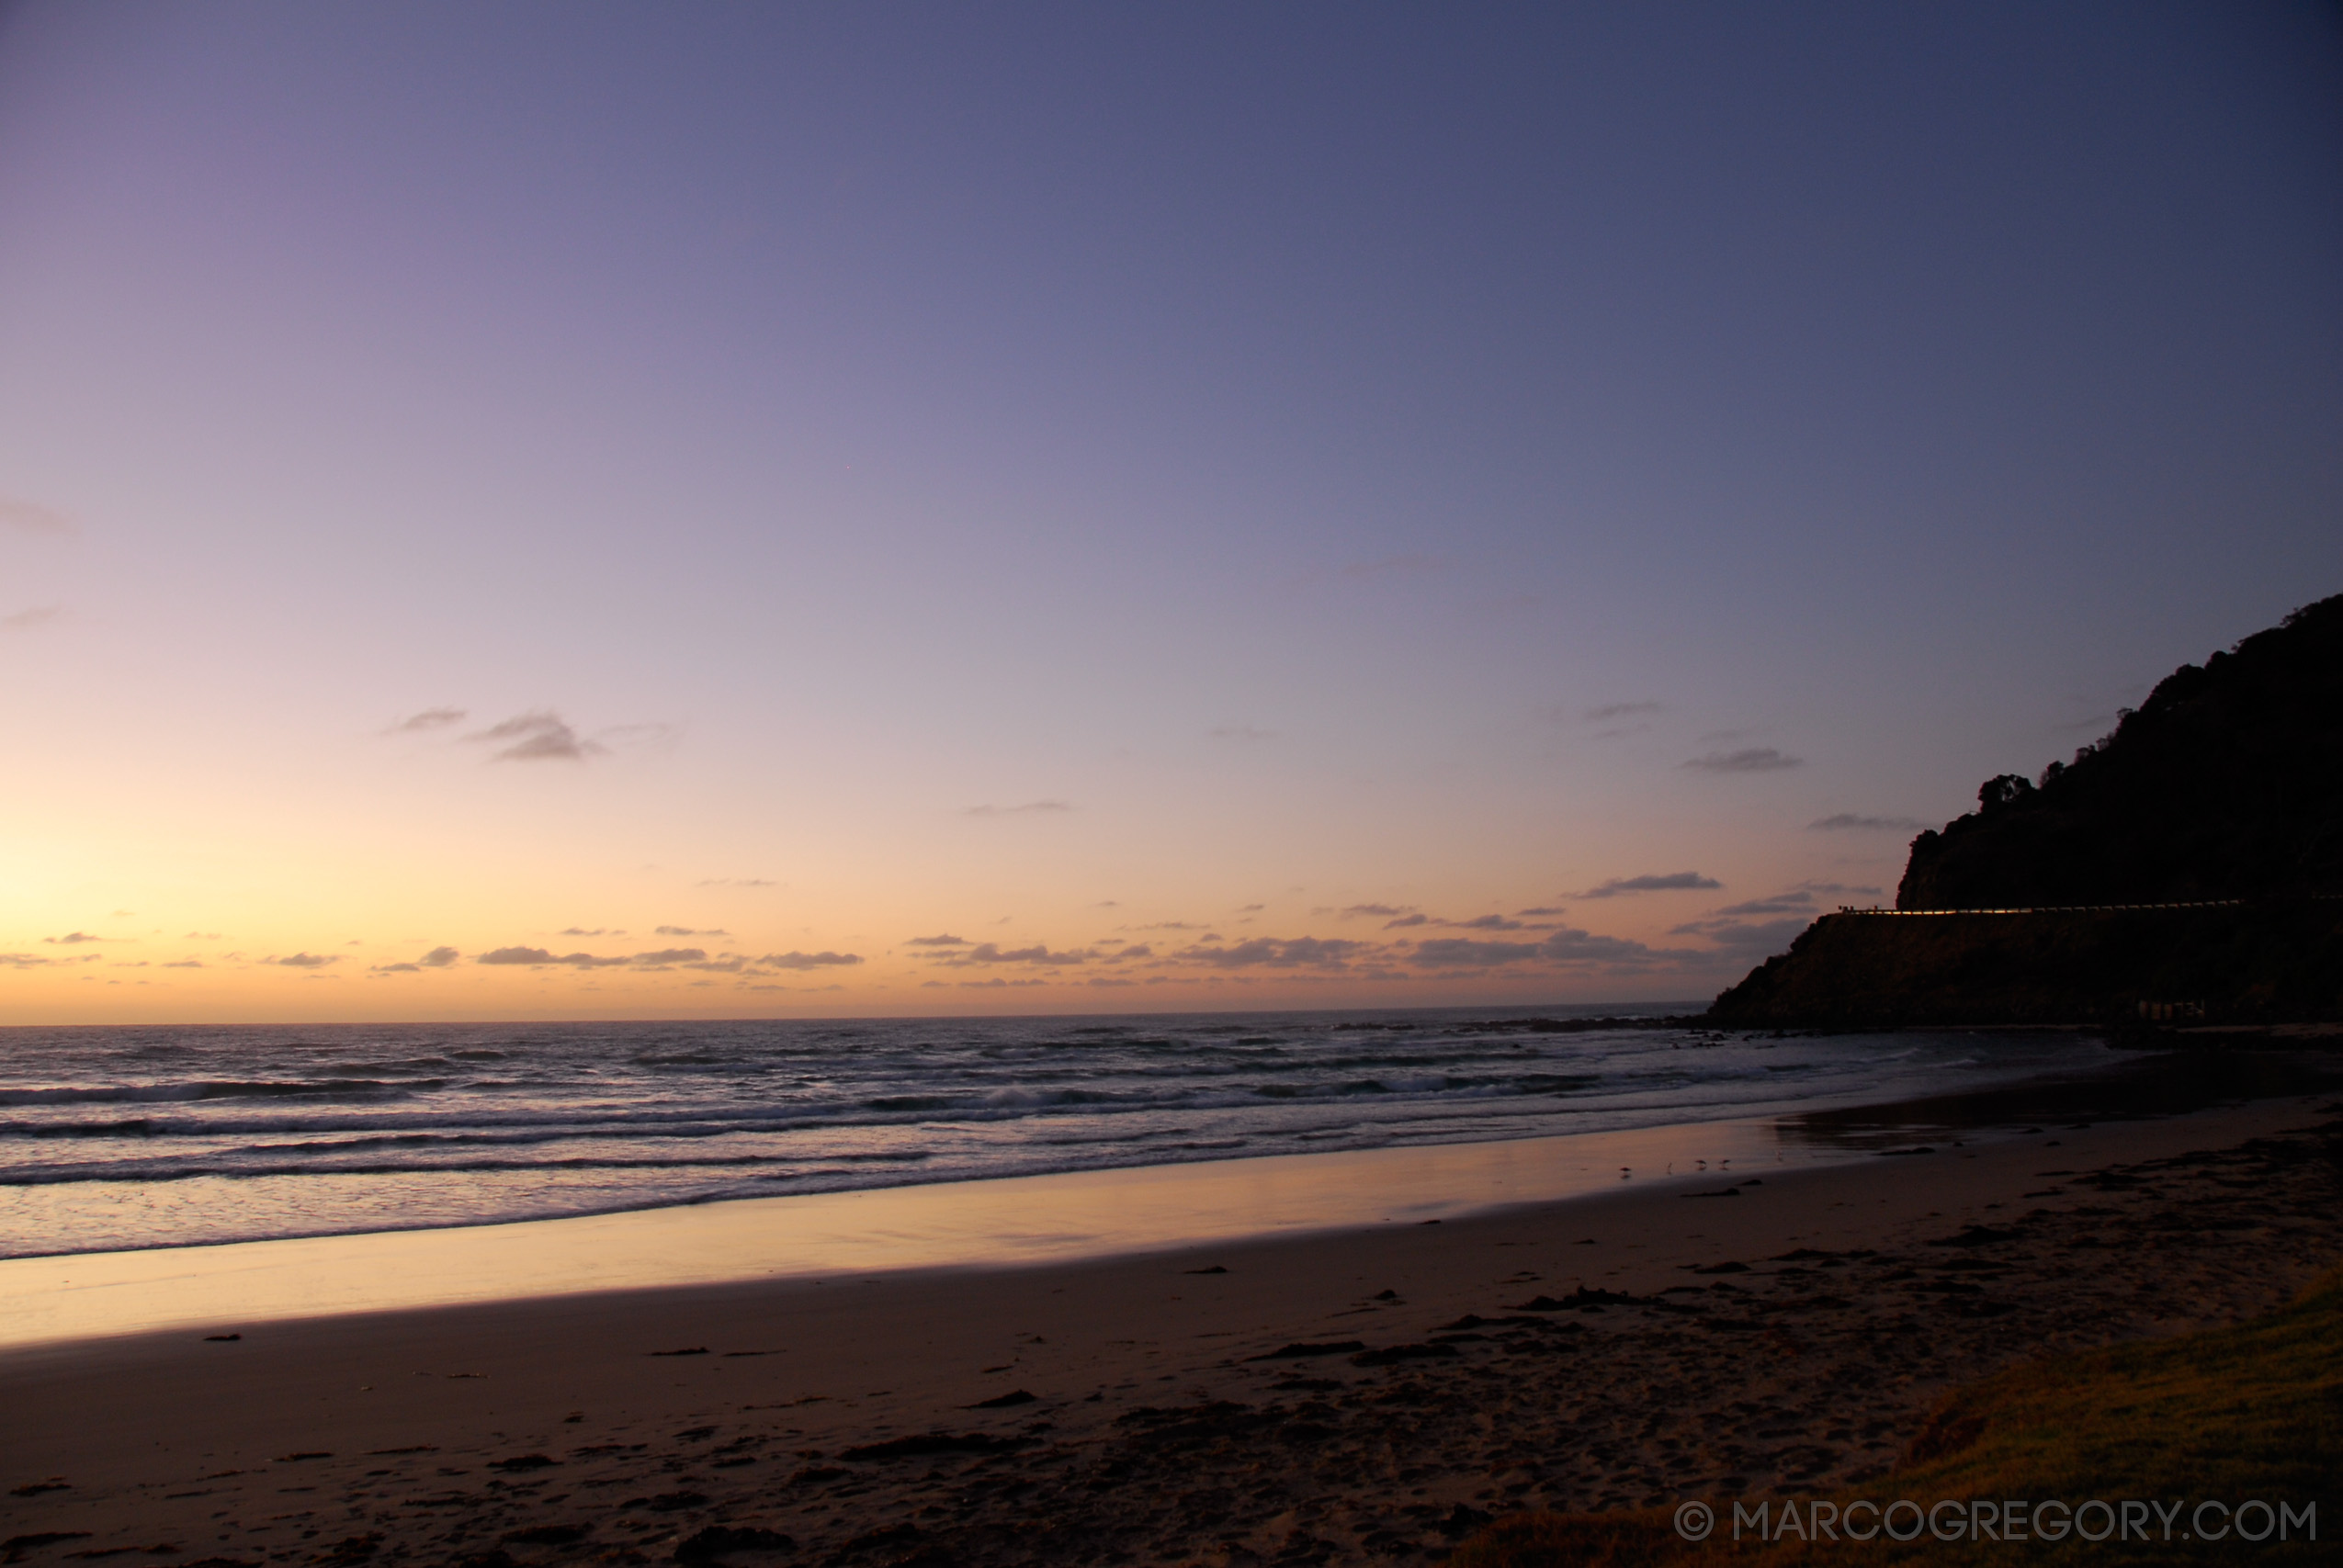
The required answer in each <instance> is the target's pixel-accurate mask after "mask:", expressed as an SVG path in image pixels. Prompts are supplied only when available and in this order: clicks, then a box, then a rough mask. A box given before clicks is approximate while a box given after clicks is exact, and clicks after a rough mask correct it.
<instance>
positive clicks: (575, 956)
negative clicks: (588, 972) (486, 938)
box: [472, 947, 630, 969]
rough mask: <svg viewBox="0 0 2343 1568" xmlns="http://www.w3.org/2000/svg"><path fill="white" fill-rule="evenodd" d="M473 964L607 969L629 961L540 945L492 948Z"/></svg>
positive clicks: (474, 960)
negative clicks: (552, 949) (548, 950)
mask: <svg viewBox="0 0 2343 1568" xmlns="http://www.w3.org/2000/svg"><path fill="white" fill-rule="evenodd" d="M472 962H473V963H474V964H528V965H530V966H531V967H537V966H540V965H544V964H567V965H568V966H569V967H571V968H572V969H607V968H610V967H611V966H613V965H615V964H626V963H628V962H630V961H629V960H628V959H624V958H597V957H595V956H594V954H593V953H560V954H556V953H548V952H547V951H546V950H545V949H543V948H541V947H498V948H492V949H491V950H489V951H488V952H486V953H481V955H480V956H479V957H478V958H475V959H473V960H472Z"/></svg>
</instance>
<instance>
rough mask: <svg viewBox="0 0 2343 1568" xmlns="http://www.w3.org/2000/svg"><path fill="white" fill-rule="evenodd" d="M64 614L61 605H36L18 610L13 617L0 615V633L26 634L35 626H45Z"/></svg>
mask: <svg viewBox="0 0 2343 1568" xmlns="http://www.w3.org/2000/svg"><path fill="white" fill-rule="evenodd" d="M64 613H65V606H63V605H62V604H36V605H34V606H33V607H32V608H31V609H29V610H18V611H17V613H16V614H15V615H0V631H11V632H28V631H30V630H32V628H33V627H35V626H46V625H48V624H49V623H50V622H51V621H53V620H55V619H56V618H57V617H58V616H60V615H63V614H64Z"/></svg>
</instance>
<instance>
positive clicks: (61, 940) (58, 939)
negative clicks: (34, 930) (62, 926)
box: [40, 931, 107, 947]
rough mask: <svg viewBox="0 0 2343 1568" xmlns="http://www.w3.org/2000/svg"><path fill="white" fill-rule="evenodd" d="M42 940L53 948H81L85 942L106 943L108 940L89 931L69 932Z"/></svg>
mask: <svg viewBox="0 0 2343 1568" xmlns="http://www.w3.org/2000/svg"><path fill="white" fill-rule="evenodd" d="M40 940H41V941H43V942H47V943H49V945H50V946H51V947H79V946H80V945H81V944H82V943H83V942H104V941H106V940H107V939H106V938H104V937H102V936H94V935H92V934H91V933H90V932H88V931H67V932H66V933H65V934H64V935H63V936H45V937H42V938H41V939H40Z"/></svg>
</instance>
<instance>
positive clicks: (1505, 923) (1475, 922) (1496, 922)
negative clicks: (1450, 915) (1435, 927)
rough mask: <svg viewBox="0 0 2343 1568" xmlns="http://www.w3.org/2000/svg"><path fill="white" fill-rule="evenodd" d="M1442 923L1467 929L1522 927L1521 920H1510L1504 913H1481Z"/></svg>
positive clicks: (1500, 929)
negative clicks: (1472, 916) (1466, 918)
mask: <svg viewBox="0 0 2343 1568" xmlns="http://www.w3.org/2000/svg"><path fill="white" fill-rule="evenodd" d="M1440 923H1441V924H1442V925H1443V926H1454V927H1455V928H1456V929H1457V930H1458V931H1520V930H1521V929H1522V922H1521V921H1519V920H1509V919H1506V918H1505V917H1504V916H1502V915H1480V916H1477V917H1475V918H1474V919H1469V920H1443V921H1441V922H1440Z"/></svg>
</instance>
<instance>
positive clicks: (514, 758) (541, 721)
mask: <svg viewBox="0 0 2343 1568" xmlns="http://www.w3.org/2000/svg"><path fill="white" fill-rule="evenodd" d="M464 739H467V740H477V741H487V742H491V743H493V742H496V741H500V740H501V741H510V742H511V744H510V745H507V746H504V747H503V748H501V749H500V750H498V751H497V752H496V754H495V755H494V756H492V757H491V758H490V759H489V761H492V762H583V761H585V760H586V759H587V758H588V757H599V756H603V755H605V754H606V753H607V752H608V751H609V750H610V748H608V747H607V746H605V745H603V744H602V743H601V742H600V741H598V740H588V739H584V738H583V737H582V736H580V735H579V734H578V732H577V731H576V730H574V729H572V728H570V727H569V725H568V724H567V723H565V722H564V721H563V720H562V718H561V716H560V715H559V714H556V713H551V712H538V713H525V714H522V715H521V716H519V717H517V718H508V719H506V720H504V723H502V724H492V725H491V726H489V727H488V728H486V729H482V730H479V731H476V732H475V733H473V734H470V735H467V736H465V737H464Z"/></svg>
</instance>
